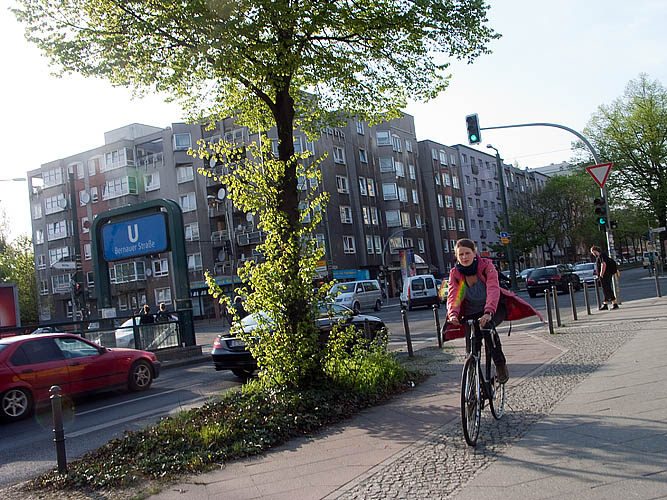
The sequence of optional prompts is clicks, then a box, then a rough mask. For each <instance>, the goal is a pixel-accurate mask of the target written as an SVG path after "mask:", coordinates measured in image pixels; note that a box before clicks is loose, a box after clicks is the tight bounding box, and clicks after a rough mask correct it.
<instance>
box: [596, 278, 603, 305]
mask: <svg viewBox="0 0 667 500" xmlns="http://www.w3.org/2000/svg"><path fill="white" fill-rule="evenodd" d="M595 298H596V299H597V301H598V309H600V308H601V307H602V302H600V280H599V279H597V278H595Z"/></svg>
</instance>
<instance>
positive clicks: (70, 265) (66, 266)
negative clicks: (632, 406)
mask: <svg viewBox="0 0 667 500" xmlns="http://www.w3.org/2000/svg"><path fill="white" fill-rule="evenodd" d="M51 267H52V268H53V269H60V270H68V271H74V270H75V269H76V262H70V261H60V262H56V263H54V264H53V265H52V266H51Z"/></svg>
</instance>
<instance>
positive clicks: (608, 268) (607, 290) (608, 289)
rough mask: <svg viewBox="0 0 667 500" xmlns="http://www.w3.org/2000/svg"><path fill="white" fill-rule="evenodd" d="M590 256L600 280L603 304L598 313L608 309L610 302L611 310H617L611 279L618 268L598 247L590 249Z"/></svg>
mask: <svg viewBox="0 0 667 500" xmlns="http://www.w3.org/2000/svg"><path fill="white" fill-rule="evenodd" d="M591 254H593V256H594V257H595V267H596V269H597V271H598V278H599V279H600V284H601V285H602V293H603V294H604V304H603V305H602V306H600V311H604V310H606V309H609V303H610V302H611V303H612V304H613V305H612V306H611V308H612V309H618V303H617V302H616V295H614V287H613V285H612V279H613V278H614V274H616V271H618V266H616V262H614V260H613V259H610V258H609V257H608V256H607V254H605V253H604V252H603V251H602V249H601V248H600V247H598V246H592V247H591Z"/></svg>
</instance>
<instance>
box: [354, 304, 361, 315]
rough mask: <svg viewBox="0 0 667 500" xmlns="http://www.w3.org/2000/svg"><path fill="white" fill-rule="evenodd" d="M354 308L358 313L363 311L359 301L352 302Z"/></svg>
mask: <svg viewBox="0 0 667 500" xmlns="http://www.w3.org/2000/svg"><path fill="white" fill-rule="evenodd" d="M352 310H353V311H354V312H355V313H357V314H359V313H360V312H361V306H360V305H359V302H355V303H354V304H352Z"/></svg>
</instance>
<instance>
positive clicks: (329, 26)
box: [14, 0, 499, 384]
mask: <svg viewBox="0 0 667 500" xmlns="http://www.w3.org/2000/svg"><path fill="white" fill-rule="evenodd" d="M18 3H19V4H20V7H19V8H16V9H14V13H15V14H16V16H17V18H18V19H19V20H20V21H22V22H24V23H25V24H26V35H27V37H28V39H29V40H31V41H33V42H34V43H36V44H37V45H38V46H39V47H40V48H41V49H42V50H43V51H44V52H45V53H46V54H47V55H48V56H49V57H50V58H51V61H52V63H53V64H54V65H56V66H57V67H58V68H59V70H60V71H61V72H78V73H81V74H84V75H86V76H97V77H103V78H107V79H108V80H109V81H111V82H112V83H113V84H115V85H123V86H130V87H132V88H134V89H136V91H137V92H139V93H142V92H150V91H159V92H165V93H167V94H168V95H169V96H170V98H172V99H174V100H178V101H179V102H181V103H182V104H183V105H184V108H185V110H186V112H187V114H188V116H189V118H191V119H192V120H203V119H204V117H205V119H206V120H208V121H209V122H210V123H211V124H213V123H215V122H216V121H218V120H219V119H221V118H224V117H227V116H234V117H236V119H237V122H238V123H240V124H242V125H246V126H248V127H250V128H251V129H252V130H255V131H258V130H268V129H269V128H271V127H275V128H276V130H277V134H278V162H279V163H278V165H279V166H278V167H275V168H277V169H278V170H276V171H272V172H271V176H269V177H267V178H266V180H267V181H269V180H270V183H269V184H268V185H266V186H265V187H266V191H265V192H264V193H263V197H262V199H263V200H264V201H266V202H267V203H270V204H271V205H270V209H269V210H266V211H264V210H263V211H261V212H260V213H259V216H260V221H262V220H263V219H262V217H263V215H264V214H266V216H270V217H274V218H275V220H273V221H271V222H270V223H269V222H267V224H270V229H271V231H272V237H271V241H272V242H273V244H274V245H275V248H273V249H271V250H270V251H269V249H266V248H265V249H264V251H265V257H266V259H267V262H269V261H271V260H273V259H278V260H274V262H273V263H274V264H275V265H274V271H276V272H277V273H278V274H276V275H275V276H274V277H273V283H274V285H275V286H276V287H278V288H279V289H281V290H282V291H283V293H282V294H281V295H280V297H276V300H275V302H274V303H273V306H272V309H273V310H274V311H276V317H274V318H272V320H273V321H274V322H275V323H280V324H281V325H284V326H285V335H287V336H288V338H287V339H286V340H287V342H288V343H294V344H296V343H298V342H301V341H302V339H303V338H304V336H306V337H308V336H312V335H313V332H312V330H313V328H312V326H311V324H312V311H313V306H314V301H313V297H312V291H311V290H310V286H306V285H305V284H304V276H305V275H308V273H310V270H307V269H304V268H303V267H302V266H300V263H301V261H302V259H301V257H302V255H303V253H304V252H303V250H304V248H303V238H302V232H301V231H302V214H301V212H300V210H299V207H298V204H299V196H298V190H297V177H298V174H297V170H298V168H299V161H298V158H297V157H295V155H294V145H293V132H294V129H295V127H298V128H300V129H302V130H304V131H305V132H306V133H308V134H309V135H310V136H311V137H313V138H314V137H317V136H318V135H319V133H320V131H321V130H322V128H323V127H324V126H326V125H330V124H336V123H339V122H340V120H344V119H346V118H350V117H355V118H358V119H366V120H369V121H370V122H379V121H381V120H386V119H390V118H393V117H396V116H398V115H399V113H400V111H399V110H400V109H401V108H402V107H404V106H405V105H406V103H407V99H408V98H411V99H422V100H427V99H430V98H433V97H435V96H436V95H437V94H438V93H439V92H441V91H442V90H444V89H445V87H446V86H447V83H448V79H449V76H448V75H447V74H446V71H447V67H448V63H447V62H443V60H444V57H451V58H456V59H464V60H467V61H468V62H472V61H473V60H474V59H475V58H477V57H478V56H479V55H481V54H484V53H487V52H488V49H487V44H488V43H489V42H490V41H491V40H492V39H494V38H497V37H498V36H499V35H497V34H496V33H494V32H493V30H492V29H491V28H489V27H488V26H487V24H486V23H487V18H486V13H487V10H488V6H487V5H485V4H484V2H483V1H480V0H451V1H448V2H442V1H441V0H419V1H414V2H405V1H402V0H357V1H350V0H331V1H320V0H318V1H312V0H180V1H174V0H155V1H152V2H146V1H144V0H51V1H48V2H44V1H42V0H18ZM443 56H444V57H443ZM271 168H272V169H273V168H274V167H273V166H272V167H271ZM233 201H234V202H236V200H233ZM264 227H265V228H268V227H269V226H268V225H267V226H264ZM261 293H264V294H266V293H273V294H274V295H275V294H276V293H277V292H276V290H275V288H274V289H272V290H261ZM265 300H267V299H265ZM281 348H283V347H281V346H278V347H277V349H281ZM306 351H307V349H306ZM280 356H282V357H283V358H284V359H285V360H286V359H287V358H288V357H289V356H290V353H289V351H285V352H283V353H281V354H280ZM308 356H309V354H308V352H305V354H304V353H302V355H300V357H299V358H298V359H297V360H296V361H295V362H294V363H292V368H289V369H288V372H289V375H285V373H287V372H285V373H283V374H282V375H281V376H280V377H279V378H281V380H283V381H286V380H287V381H289V382H290V383H294V384H299V383H301V381H303V380H307V379H308V378H309V377H310V375H311V374H312V373H311V370H310V369H305V370H302V369H301V368H300V367H303V366H304V364H306V365H307V364H308V363H305V362H304V363H302V361H301V360H303V359H306V358H308Z"/></svg>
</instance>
